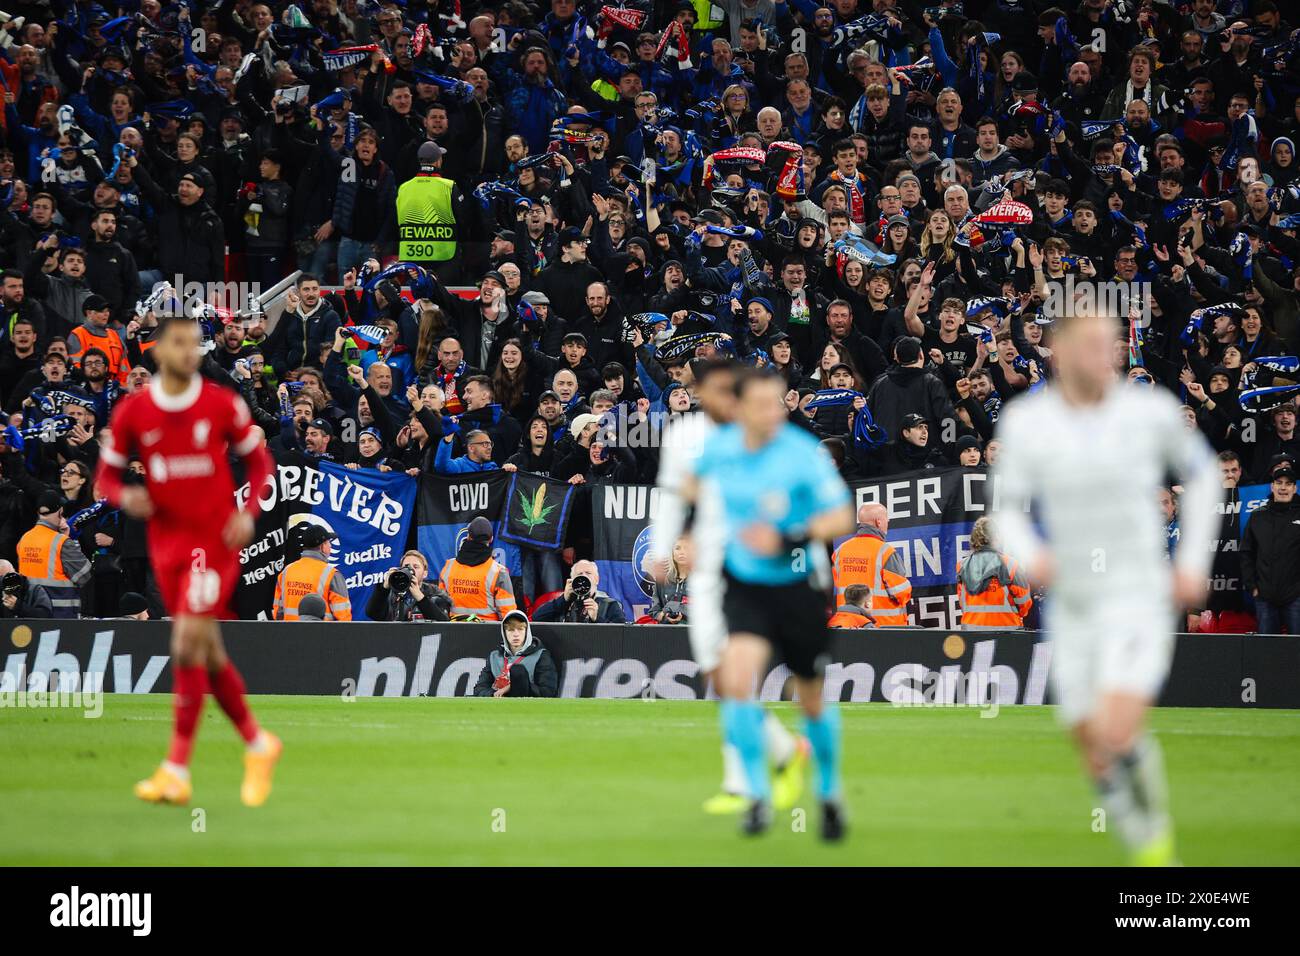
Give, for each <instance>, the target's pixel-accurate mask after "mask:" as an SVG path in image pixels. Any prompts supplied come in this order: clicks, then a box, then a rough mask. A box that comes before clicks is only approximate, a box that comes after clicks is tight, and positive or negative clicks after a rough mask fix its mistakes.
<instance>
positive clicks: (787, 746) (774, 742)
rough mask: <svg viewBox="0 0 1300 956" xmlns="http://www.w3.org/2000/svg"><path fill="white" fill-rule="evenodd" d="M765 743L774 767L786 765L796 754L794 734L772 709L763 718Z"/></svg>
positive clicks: (768, 756)
mask: <svg viewBox="0 0 1300 956" xmlns="http://www.w3.org/2000/svg"><path fill="white" fill-rule="evenodd" d="M763 744H764V745H765V746H766V747H767V759H768V760H770V761H771V762H772V766H774V767H784V766H785V765H786V764H787V763H789V762H790V758H791V757H793V756H794V747H795V743H794V734H792V733H790V731H788V730H786V729H785V724H783V723H781V721H780V720H778V719H777V717H776V714H773V713H771V712H770V711H769V712H768V713H767V715H766V716H764V718H763Z"/></svg>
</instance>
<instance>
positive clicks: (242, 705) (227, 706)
mask: <svg viewBox="0 0 1300 956" xmlns="http://www.w3.org/2000/svg"><path fill="white" fill-rule="evenodd" d="M211 680H212V696H213V697H215V698H216V699H217V703H218V704H220V705H221V709H222V710H224V711H225V712H226V716H227V717H229V718H230V722H231V723H232V724H234V725H235V729H236V730H238V731H239V736H241V737H243V738H244V743H246V744H248V745H249V746H250V747H252V746H254V745H255V744H257V742H258V740H259V737H258V733H257V720H256V719H255V718H254V717H253V712H252V711H251V710H249V709H248V698H247V697H245V696H244V678H242V677H241V676H239V671H237V670H235V665H234V663H233V662H231V661H229V660H227V661H226V666H225V667H223V668H221V670H219V671H217V672H215V673H214V674H212V675H211Z"/></svg>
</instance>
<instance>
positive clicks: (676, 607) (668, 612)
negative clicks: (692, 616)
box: [664, 601, 685, 618]
mask: <svg viewBox="0 0 1300 956" xmlns="http://www.w3.org/2000/svg"><path fill="white" fill-rule="evenodd" d="M684 613H685V612H684V611H683V610H682V602H681V601H668V602H666V603H665V604H664V617H666V618H668V617H681V616H682V615H683V614H684Z"/></svg>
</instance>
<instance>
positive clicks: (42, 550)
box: [18, 491, 90, 618]
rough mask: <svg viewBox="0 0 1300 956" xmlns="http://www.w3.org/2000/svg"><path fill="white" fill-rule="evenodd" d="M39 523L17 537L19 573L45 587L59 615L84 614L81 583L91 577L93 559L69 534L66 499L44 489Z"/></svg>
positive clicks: (66, 616)
mask: <svg viewBox="0 0 1300 956" xmlns="http://www.w3.org/2000/svg"><path fill="white" fill-rule="evenodd" d="M36 514H37V520H36V524H35V525H34V526H33V527H32V529H31V530H30V531H28V532H27V533H26V534H25V535H23V536H22V537H21V538H19V539H18V573H19V574H21V575H22V576H23V577H25V578H26V579H27V581H28V583H29V584H31V585H38V586H40V587H42V588H44V589H45V593H46V594H48V595H49V596H50V605H51V606H52V607H53V609H54V616H55V617H56V618H76V617H78V616H80V614H81V586H82V585H83V584H85V583H86V581H88V580H89V579H90V561H89V559H87V557H86V555H85V553H84V552H83V551H82V550H81V545H80V544H78V543H77V542H76V541H74V540H73V539H72V538H69V537H68V523H67V522H66V521H65V520H63V499H62V498H60V497H59V494H58V492H55V491H46V492H43V493H42V494H41V496H40V498H39V499H37V502H36Z"/></svg>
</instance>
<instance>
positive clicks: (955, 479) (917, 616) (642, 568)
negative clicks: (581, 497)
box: [591, 468, 996, 628]
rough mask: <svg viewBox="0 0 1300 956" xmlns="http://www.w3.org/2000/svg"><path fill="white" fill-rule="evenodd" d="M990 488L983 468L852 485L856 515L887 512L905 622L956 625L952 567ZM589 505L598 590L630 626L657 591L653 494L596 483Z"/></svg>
mask: <svg viewBox="0 0 1300 956" xmlns="http://www.w3.org/2000/svg"><path fill="white" fill-rule="evenodd" d="M988 484H989V478H988V475H987V473H986V472H985V470H984V469H983V468H946V469H939V470H933V471H915V472H906V473H904V474H899V475H892V476H890V477H889V478H882V479H880V480H878V481H867V482H859V483H857V484H855V485H854V487H853V489H852V490H853V506H854V508H855V509H856V508H857V507H858V506H860V505H863V504H866V503H867V502H877V503H879V504H881V505H884V506H885V508H887V509H888V511H889V536H888V540H889V543H890V544H892V545H894V547H896V548H897V549H898V552H899V556H900V557H901V558H902V560H903V565H904V567H905V568H906V571H907V576H908V578H909V579H910V580H911V582H912V595H913V598H912V603H911V606H910V607H909V609H908V611H909V613H908V619H909V622H910V623H912V624H918V625H921V626H922V627H939V628H953V627H956V626H957V624H958V622H959V620H960V611H959V607H958V603H957V562H958V561H959V560H960V559H961V558H963V557H965V556H966V554H967V552H968V551H969V550H970V529H971V525H972V524H974V522H975V519H977V518H979V517H980V516H981V515H983V514H984V512H985V508H986V506H993V505H995V504H996V502H995V500H993V498H994V496H991V495H989V493H988ZM591 501H592V515H591V519H592V536H593V539H594V557H595V561H596V566H597V568H599V570H600V588H601V590H602V591H604V592H605V593H606V594H608V595H609V596H610V597H612V598H616V599H617V600H619V601H621V602H623V609H624V612H625V613H626V615H627V617H628V620H636V618H638V617H640V616H642V615H644V614H645V612H646V609H647V608H648V607H649V605H650V597H651V595H652V593H653V590H654V582H653V577H652V575H651V571H650V567H649V563H648V560H647V554H648V551H649V545H650V531H649V527H650V523H651V521H652V520H653V517H654V515H655V514H656V513H657V511H658V493H657V491H656V490H655V489H653V488H649V487H646V486H644V485H597V486H595V487H593V488H592V491H591ZM836 543H837V544H838V542H836Z"/></svg>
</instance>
